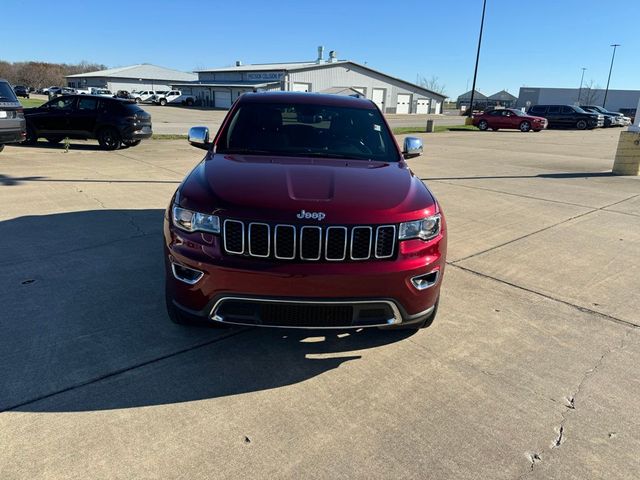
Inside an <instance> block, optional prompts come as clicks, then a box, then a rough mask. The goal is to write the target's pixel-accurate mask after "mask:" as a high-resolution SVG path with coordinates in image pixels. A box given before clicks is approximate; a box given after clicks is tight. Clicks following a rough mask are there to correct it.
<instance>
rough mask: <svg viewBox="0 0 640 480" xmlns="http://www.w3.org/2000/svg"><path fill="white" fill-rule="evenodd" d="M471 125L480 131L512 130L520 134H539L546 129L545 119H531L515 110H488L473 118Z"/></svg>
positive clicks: (531, 117)
mask: <svg viewBox="0 0 640 480" xmlns="http://www.w3.org/2000/svg"><path fill="white" fill-rule="evenodd" d="M473 124H474V125H475V126H476V127H478V128H479V129H480V130H489V129H491V130H499V129H500V128H513V129H517V130H520V131H521V132H529V131H531V130H533V131H534V132H539V131H540V130H542V129H544V128H547V119H546V118H542V117H533V116H531V115H527V114H526V113H523V112H521V111H520V110H516V109H515V108H501V109H496V110H489V111H486V112H483V113H480V114H475V115H474V116H473Z"/></svg>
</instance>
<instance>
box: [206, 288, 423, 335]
mask: <svg viewBox="0 0 640 480" xmlns="http://www.w3.org/2000/svg"><path fill="white" fill-rule="evenodd" d="M228 300H240V301H242V300H246V301H249V302H263V303H290V304H298V305H366V304H375V303H384V304H386V305H388V306H389V307H390V308H391V311H392V312H393V317H392V318H390V319H388V320H387V321H386V322H385V323H380V324H373V325H347V326H343V327H335V326H332V327H322V326H320V327H316V326H314V327H307V326H301V327H296V326H290V325H256V324H254V323H238V322H226V321H225V320H224V318H223V317H221V316H220V315H218V314H217V311H218V309H219V308H220V305H221V304H222V302H225V301H228ZM434 308H435V307H430V308H428V309H427V310H425V311H423V312H420V313H417V314H414V315H411V318H417V317H421V316H424V315H428V314H430V313H431V312H432V311H433V309H434ZM209 318H211V320H213V321H215V322H220V323H224V324H226V325H239V326H248V327H270V328H299V329H305V330H336V329H348V328H369V327H389V326H393V325H400V324H402V314H401V313H400V310H399V309H398V306H397V305H396V304H395V303H394V302H392V301H390V300H375V299H372V300H352V301H348V300H336V301H333V300H317V301H313V300H280V299H269V298H255V297H237V296H229V297H222V298H220V299H219V300H218V301H216V303H215V304H214V305H213V307H212V308H211V312H210V313H209Z"/></svg>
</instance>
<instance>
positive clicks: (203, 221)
mask: <svg viewBox="0 0 640 480" xmlns="http://www.w3.org/2000/svg"><path fill="white" fill-rule="evenodd" d="M171 217H172V221H173V224H174V225H175V226H176V227H178V228H180V229H182V230H185V231H187V232H195V231H200V232H209V233H220V217H218V216H217V215H211V214H208V213H200V212H193V211H191V210H187V209H186V208H181V207H178V206H177V205H174V206H173V208H172V209H171Z"/></svg>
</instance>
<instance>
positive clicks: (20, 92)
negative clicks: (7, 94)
mask: <svg viewBox="0 0 640 480" xmlns="http://www.w3.org/2000/svg"><path fill="white" fill-rule="evenodd" d="M13 91H14V92H15V94H16V97H23V98H29V89H28V88H27V87H25V86H23V85H16V86H15V87H13Z"/></svg>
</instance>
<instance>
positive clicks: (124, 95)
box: [114, 90, 134, 100]
mask: <svg viewBox="0 0 640 480" xmlns="http://www.w3.org/2000/svg"><path fill="white" fill-rule="evenodd" d="M114 96H115V98H124V99H125V100H133V99H134V98H133V97H132V96H131V94H130V93H129V92H127V91H126V90H118V91H117V92H116V94H115V95H114Z"/></svg>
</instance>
